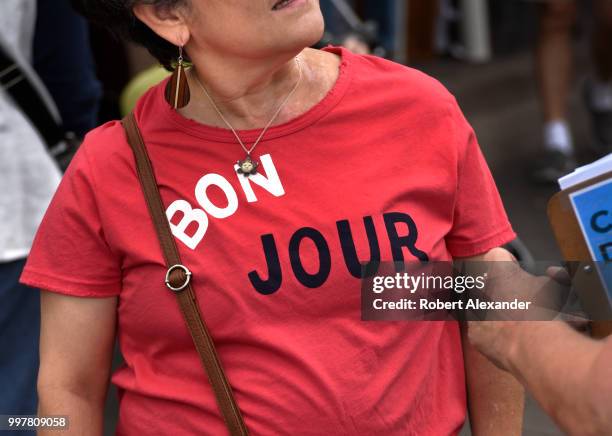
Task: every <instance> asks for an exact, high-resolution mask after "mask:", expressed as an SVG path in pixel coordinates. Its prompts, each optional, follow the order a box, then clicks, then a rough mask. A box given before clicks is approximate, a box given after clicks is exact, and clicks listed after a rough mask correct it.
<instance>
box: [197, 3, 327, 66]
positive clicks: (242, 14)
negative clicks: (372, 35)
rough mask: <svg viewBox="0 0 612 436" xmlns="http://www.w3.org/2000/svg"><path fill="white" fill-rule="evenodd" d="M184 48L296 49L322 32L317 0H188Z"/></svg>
mask: <svg viewBox="0 0 612 436" xmlns="http://www.w3.org/2000/svg"><path fill="white" fill-rule="evenodd" d="M187 26H188V27H189V31H190V41H189V44H188V45H187V47H188V49H189V48H193V49H201V50H207V49H214V50H215V51H219V52H222V53H226V54H228V55H236V56H239V57H245V58H258V57H265V56H269V55H272V54H278V53H282V52H288V53H289V52H296V51H300V50H301V49H303V48H304V47H307V46H310V45H312V44H314V43H316V42H317V41H319V39H320V38H321V36H322V34H323V28H324V25H323V16H322V15H321V10H320V8H319V0H190V8H189V15H188V18H187Z"/></svg>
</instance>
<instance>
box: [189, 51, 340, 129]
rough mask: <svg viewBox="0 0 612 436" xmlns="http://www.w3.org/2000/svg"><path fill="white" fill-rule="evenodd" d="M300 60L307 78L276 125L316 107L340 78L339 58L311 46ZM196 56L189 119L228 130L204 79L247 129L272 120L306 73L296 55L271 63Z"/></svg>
mask: <svg viewBox="0 0 612 436" xmlns="http://www.w3.org/2000/svg"><path fill="white" fill-rule="evenodd" d="M299 58H300V64H299V65H301V69H302V71H301V73H302V80H301V82H300V84H299V87H298V88H297V89H296V92H295V93H294V94H293V95H292V97H291V99H290V100H289V101H288V102H287V105H286V106H285V107H284V108H283V110H282V111H281V112H280V114H279V116H278V118H277V119H276V121H275V122H274V124H281V123H283V122H286V121H289V120H290V119H292V118H294V117H296V116H298V115H300V114H301V113H303V112H305V111H306V110H308V109H309V108H310V107H312V106H314V105H315V104H316V103H318V102H319V101H320V100H321V99H322V98H323V97H324V96H325V94H326V93H327V92H328V91H329V89H330V88H331V87H332V86H333V84H334V83H335V79H336V78H337V74H338V73H337V70H338V64H339V62H338V61H337V56H335V55H333V54H331V53H325V52H320V51H318V50H311V49H306V50H304V51H302V53H300V54H299ZM192 60H193V61H194V68H192V69H191V70H190V71H189V73H188V79H189V88H190V93H191V100H190V103H189V105H187V106H186V107H184V108H183V109H181V110H180V112H181V114H182V115H183V116H185V117H186V118H190V119H193V120H195V121H198V122H200V123H203V124H208V125H213V126H217V127H222V128H227V126H226V124H225V123H224V122H223V120H222V119H221V118H220V117H219V115H218V114H217V113H216V111H215V109H214V108H213V106H212V105H211V103H210V100H209V99H208V98H207V96H206V94H205V93H204V91H203V90H202V88H201V87H200V85H199V84H198V80H199V81H200V82H201V83H202V85H203V86H205V87H206V90H207V91H208V93H209V94H210V96H211V97H212V99H213V100H214V102H215V104H216V105H217V107H218V108H219V110H220V111H221V113H222V114H223V116H224V117H225V118H226V119H227V120H228V121H229V122H230V124H231V125H232V126H233V127H234V128H235V129H237V130H245V129H256V128H262V127H264V126H265V125H266V124H268V122H269V121H270V118H271V117H272V115H273V114H274V113H275V112H276V110H277V109H278V107H279V105H280V104H281V103H282V102H283V100H284V99H285V98H286V96H287V95H288V94H289V93H290V92H291V90H292V89H293V88H294V86H295V84H296V82H297V81H298V79H299V76H300V66H299V65H298V63H297V62H296V61H295V57H294V56H291V55H286V56H285V57H279V58H278V59H273V60H267V61H265V60H263V61H262V60H261V59H238V60H233V59H231V58H229V57H227V56H225V57H223V58H219V59H211V57H207V58H206V59H205V60H202V61H199V60H198V59H197V58H196V59H192ZM199 66H202V67H199Z"/></svg>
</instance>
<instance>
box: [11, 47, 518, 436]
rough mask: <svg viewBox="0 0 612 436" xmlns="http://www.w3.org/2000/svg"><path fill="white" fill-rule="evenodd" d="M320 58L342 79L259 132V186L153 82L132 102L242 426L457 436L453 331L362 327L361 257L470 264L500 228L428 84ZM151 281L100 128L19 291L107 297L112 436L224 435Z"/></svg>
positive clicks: (127, 154) (123, 168)
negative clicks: (114, 349) (115, 394)
mask: <svg viewBox="0 0 612 436" xmlns="http://www.w3.org/2000/svg"><path fill="white" fill-rule="evenodd" d="M327 50H329V51H331V52H334V53H337V54H340V55H341V57H342V63H341V67H340V76H339V78H338V80H337V83H336V84H335V86H334V87H333V89H332V90H331V91H330V92H329V93H328V95H327V96H326V97H325V98H324V99H323V100H322V101H321V102H320V103H318V104H317V105H316V106H314V107H313V108H312V109H310V110H309V111H307V112H306V113H304V114H303V115H301V116H299V117H297V118H295V119H293V120H291V121H289V122H287V123H285V124H282V125H278V126H275V127H272V128H271V129H270V130H269V132H268V133H267V134H266V136H265V138H264V140H263V142H261V143H260V145H259V146H258V147H257V149H256V151H255V153H254V156H255V158H256V159H257V160H259V161H260V162H261V165H260V172H259V175H257V176H255V177H251V178H244V177H243V176H240V175H238V174H237V173H236V171H235V168H234V164H235V162H236V161H237V160H238V159H242V158H243V157H244V153H243V151H242V149H241V148H240V146H239V145H238V144H237V143H236V140H235V138H234V136H233V135H232V133H231V132H230V131H228V130H225V129H220V128H215V127H210V126H205V125H201V124H199V123H197V122H194V121H192V120H188V119H185V118H183V117H182V116H181V115H180V114H178V113H176V112H175V111H173V110H172V109H171V108H170V107H169V106H168V105H167V104H166V102H165V101H164V98H163V86H164V84H163V83H162V84H161V85H159V86H156V87H154V88H152V89H151V90H150V91H149V92H148V93H147V94H146V95H145V96H143V97H142V98H141V99H140V101H139V103H138V106H137V108H136V110H135V113H136V118H137V120H138V123H139V125H140V128H141V129H142V134H143V137H144V140H145V142H146V144H147V148H148V150H149V153H150V156H151V160H152V162H153V165H154V168H155V172H156V176H157V179H158V183H159V186H160V190H161V196H162V198H163V201H164V205H165V207H166V208H167V214H168V216H169V219H170V222H171V224H172V228H173V232H174V234H175V236H176V240H177V245H178V247H179V251H180V254H181V256H182V259H183V263H184V264H185V265H187V266H188V267H189V268H190V269H191V271H192V272H193V284H194V288H195V292H196V294H197V297H198V301H199V304H200V307H201V310H202V312H203V315H204V317H205V319H206V320H207V322H208V325H209V327H210V330H211V333H212V336H213V337H214V340H215V342H216V344H217V347H218V351H219V355H220V358H221V361H222V362H223V365H224V366H225V369H226V372H227V375H228V378H229V380H230V382H231V384H232V386H233V387H234V391H235V394H236V398H237V401H238V404H239V406H240V408H241V410H242V412H243V414H244V418H245V421H246V424H247V426H248V427H249V429H250V431H251V433H252V434H254V435H278V434H291V435H296V434H299V435H309V434H313V435H314V434H319V435H321V434H325V435H340V434H351V435H353V434H362V435H371V434H419V435H443V434H454V433H456V432H457V431H458V430H459V429H460V428H461V426H462V424H463V421H464V417H465V409H466V390H465V379H464V368H463V359H462V353H461V341H460V335H459V329H458V325H457V323H455V322H447V323H445V322H362V321H361V320H360V280H359V279H358V278H357V277H356V276H358V275H359V261H365V260H368V259H370V258H371V257H373V258H380V259H382V260H384V261H390V260H402V259H405V260H414V259H431V260H447V259H449V258H451V257H464V256H472V255H476V254H480V253H483V252H485V251H487V250H488V249H491V248H493V247H496V246H499V245H502V244H504V243H506V242H508V241H509V240H511V239H513V237H514V236H515V235H514V233H513V231H512V229H511V227H510V224H509V223H508V220H507V218H506V215H505V213H504V210H503V206H502V204H501V201H500V199H499V195H498V193H497V190H496V188H495V185H494V182H493V179H492V178H491V175H490V172H489V170H488V168H487V165H486V163H485V161H484V159H483V156H482V154H481V152H480V149H479V147H478V144H477V142H476V138H475V137H474V133H473V131H472V129H471V128H470V126H469V125H468V123H467V122H466V121H465V119H464V117H463V116H462V114H461V111H460V109H459V108H458V106H457V104H456V102H455V100H454V98H453V97H452V96H451V95H450V94H449V93H448V92H447V91H446V90H445V89H444V88H443V87H442V86H441V85H440V84H439V83H438V82H437V81H435V80H433V79H431V78H429V77H427V76H426V75H424V74H422V73H420V72H418V71H415V70H413V69H410V68H407V67H404V66H401V65H398V64H395V63H392V62H389V61H387V60H383V59H379V58H376V57H370V56H357V55H355V54H351V53H350V52H349V51H347V50H344V49H338V48H328V49H327ZM195 91H196V90H193V91H192V92H195ZM258 133H259V131H243V132H240V135H241V137H242V138H243V140H244V141H245V142H246V143H247V144H251V143H252V142H253V141H254V140H255V139H256V137H257V135H258ZM165 271H166V269H165V267H164V264H163V260H162V255H161V251H160V248H159V245H158V241H157V239H156V236H155V233H154V229H153V225H152V223H151V220H150V218H149V215H148V211H147V208H146V206H145V201H144V197H143V194H142V192H141V188H140V185H139V183H138V180H137V177H136V172H135V165H134V158H133V155H132V152H131V149H130V148H129V146H128V144H127V142H126V139H125V135H124V132H123V129H122V127H121V125H120V124H119V123H118V122H111V123H107V124H105V125H103V126H101V127H99V128H97V129H95V130H93V131H92V132H91V133H89V135H88V136H87V138H86V140H85V142H84V144H83V146H82V147H81V149H80V150H79V152H78V154H77V156H76V157H75V159H74V161H73V162H72V164H71V166H70V168H69V169H68V171H67V173H66V175H65V177H64V179H63V181H62V183H61V186H60V187H59V189H58V191H57V194H56V195H55V198H54V199H53V202H52V204H51V206H50V207H49V210H48V212H47V214H46V216H45V218H44V221H43V223H42V225H41V227H40V230H39V232H38V235H37V237H36V241H35V243H34V247H33V248H32V252H31V255H30V257H29V260H28V263H27V266H26V268H25V272H24V273H23V276H22V282H23V283H26V284H28V285H31V286H35V287H40V288H44V289H48V290H51V291H55V292H60V293H64V294H69V295H74V296H81V297H112V296H117V297H118V329H119V331H118V335H119V342H120V346H121V351H122V353H123V356H124V358H125V364H124V365H123V366H122V367H120V368H119V369H118V370H117V371H116V372H115V373H114V374H113V376H112V381H113V383H114V384H116V385H117V387H118V389H119V395H120V420H119V425H118V430H117V433H118V434H121V435H142V434H147V435H152V434H155V435H170V434H185V435H187V434H199V435H202V434H210V435H219V434H224V433H225V430H224V424H223V421H222V419H221V417H220V414H219V412H218V409H217V406H216V403H215V400H214V398H213V394H212V390H211V388H210V386H209V383H208V381H207V379H206V377H205V375H204V373H203V369H202V367H201V364H200V361H199V360H198V355H197V353H196V351H195V348H194V346H193V344H192V341H191V338H190V336H189V333H188V331H187V328H186V326H185V323H184V321H183V319H182V317H181V313H180V311H179V308H178V305H177V301H176V297H175V295H173V294H172V293H171V292H170V291H169V290H168V289H167V288H166V287H165V285H164V275H165ZM66 413H67V414H70V411H66Z"/></svg>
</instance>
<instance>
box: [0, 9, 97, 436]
mask: <svg viewBox="0 0 612 436" xmlns="http://www.w3.org/2000/svg"><path fill="white" fill-rule="evenodd" d="M45 3H46V4H45ZM50 3H52V6H53V7H50V8H49V7H47V6H48V5H49V4H50ZM65 3H66V2H64V1H63V0H62V1H56V2H46V1H42V0H41V2H40V5H37V2H36V0H3V1H2V2H0V65H1V66H0V187H1V190H0V301H1V302H2V304H0V348H1V349H2V350H3V352H2V354H1V356H2V357H1V358H0V386H1V389H2V395H1V396H0V414H2V415H8V414H10V415H21V414H36V405H37V399H36V377H37V373H38V338H39V331H40V303H39V298H40V295H39V291H38V290H35V289H31V288H28V287H26V286H24V285H21V284H19V283H18V278H19V276H20V274H21V271H22V269H23V266H24V264H25V260H26V257H27V255H28V252H29V249H30V246H31V244H32V240H33V238H34V234H35V231H36V228H37V226H38V225H39V223H40V220H41V219H42V216H43V214H44V211H45V209H46V208H47V205H48V204H49V201H50V200H51V197H52V195H53V193H54V191H55V189H56V187H57V186H58V184H59V181H60V177H61V171H60V166H61V165H64V164H65V163H67V159H68V158H69V156H68V154H69V152H70V147H69V145H68V144H67V142H66V140H69V139H72V136H70V137H66V138H63V137H62V135H64V132H63V131H62V129H64V128H70V129H71V130H74V131H76V132H80V133H84V132H85V131H87V130H88V129H90V128H91V127H92V126H93V124H94V122H95V104H94V101H93V100H95V94H96V92H97V91H96V86H97V85H96V83H95V80H94V83H93V85H91V87H90V89H93V94H94V95H93V97H92V96H91V94H90V93H88V92H87V91H86V89H87V88H86V85H88V84H90V82H89V81H88V80H74V78H75V74H73V72H78V71H81V70H82V69H83V68H85V67H84V66H83V65H86V61H87V59H85V58H84V57H81V56H79V55H80V54H81V52H79V51H78V50H76V48H77V47H78V46H80V45H81V44H83V43H85V42H86V39H85V40H84V39H83V36H85V35H84V34H82V33H81V32H76V33H75V32H71V31H70V29H74V27H71V24H73V22H72V21H71V17H72V18H77V17H76V16H75V15H74V14H73V13H72V12H70V11H69V10H67V8H68V6H67V3H66V4H65ZM38 6H42V9H43V11H44V14H45V15H44V16H40V15H39V16H38V18H37V12H41V10H40V9H38ZM62 11H63V12H62ZM66 13H67V14H68V18H66ZM70 14H72V16H71V15H70ZM49 20H50V21H51V22H52V23H49ZM77 20H78V25H80V26H84V25H85V23H84V22H83V20H82V19H80V18H77ZM51 46H53V47H55V49H54V50H49V48H50V47H51ZM74 56H78V57H76V58H75V57H74ZM35 59H36V60H37V61H38V62H36V61H35ZM68 61H70V62H68ZM36 67H39V69H38V70H35V68H36ZM37 71H38V72H39V73H40V74H37ZM84 75H86V76H87V73H84ZM77 76H79V77H82V76H83V74H80V75H79V74H77ZM87 77H90V78H91V76H87ZM41 79H42V80H41ZM43 81H44V82H46V83H45V84H49V88H48V89H50V90H51V92H48V89H47V87H46V86H45V84H43ZM62 88H63V89H62ZM80 90H82V91H80ZM54 98H55V99H56V100H55V101H56V102H59V103H60V104H59V105H58V106H56V105H55V102H54V101H53V100H54ZM84 99H85V101H84V102H83V100H84ZM80 102H83V104H81V105H79V103H80ZM68 106H69V107H68ZM58 108H59V110H58ZM60 113H61V114H62V115H63V116H64V118H63V122H64V124H63V125H61V121H62V119H61V117H60ZM56 141H59V142H56ZM60 145H61V146H62V147H63V148H64V149H65V150H64V151H62V152H61V153H56V158H57V160H54V159H53V157H52V155H51V152H52V151H55V150H56V148H57V146H60ZM18 434H22V435H23V434H25V433H24V432H22V431H20V432H19V433H18Z"/></svg>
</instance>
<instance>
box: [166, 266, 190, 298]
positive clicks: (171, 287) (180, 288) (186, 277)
mask: <svg viewBox="0 0 612 436" xmlns="http://www.w3.org/2000/svg"><path fill="white" fill-rule="evenodd" d="M175 269H182V270H183V272H184V273H185V283H183V284H182V285H181V286H178V287H174V286H172V285H171V284H170V274H172V271H174V270H175ZM190 281H191V271H189V269H187V267H186V266H185V265H181V264H177V265H172V266H171V267H170V268H168V271H166V286H167V287H168V289H170V290H171V291H174V292H178V291H182V290H183V289H185V288H186V287H187V286H188V285H189V282H190Z"/></svg>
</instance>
